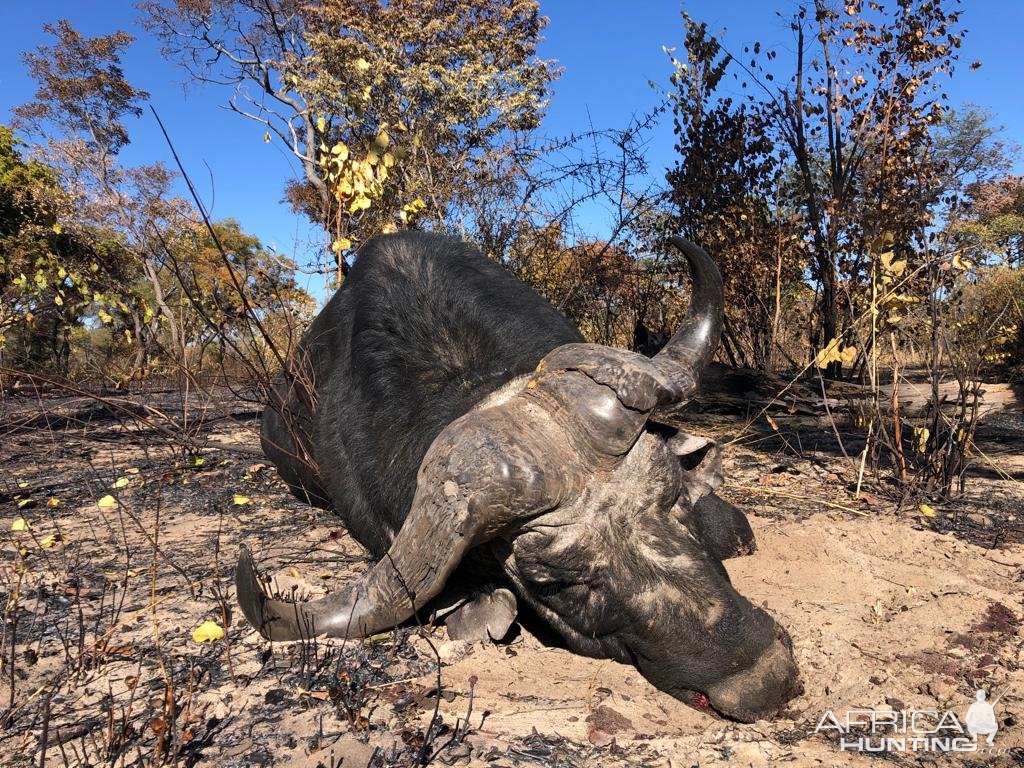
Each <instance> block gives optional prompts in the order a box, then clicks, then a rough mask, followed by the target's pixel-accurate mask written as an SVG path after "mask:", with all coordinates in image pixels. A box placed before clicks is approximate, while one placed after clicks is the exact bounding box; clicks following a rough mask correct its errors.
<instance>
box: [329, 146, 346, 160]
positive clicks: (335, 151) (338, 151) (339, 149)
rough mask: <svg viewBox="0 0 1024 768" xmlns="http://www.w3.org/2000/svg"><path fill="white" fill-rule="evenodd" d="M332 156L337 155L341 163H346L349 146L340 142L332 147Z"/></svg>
mask: <svg viewBox="0 0 1024 768" xmlns="http://www.w3.org/2000/svg"><path fill="white" fill-rule="evenodd" d="M331 154H332V155H335V156H336V157H337V158H338V159H339V160H340V161H341V162H345V161H346V160H348V146H346V145H345V143H344V142H341V141H339V142H338V143H337V144H335V145H334V146H333V147H331Z"/></svg>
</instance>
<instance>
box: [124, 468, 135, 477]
mask: <svg viewBox="0 0 1024 768" xmlns="http://www.w3.org/2000/svg"><path fill="white" fill-rule="evenodd" d="M124 473H125V474H126V475H137V474H139V468H138V467H128V469H126V470H125V471H124Z"/></svg>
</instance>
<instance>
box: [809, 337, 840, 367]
mask: <svg viewBox="0 0 1024 768" xmlns="http://www.w3.org/2000/svg"><path fill="white" fill-rule="evenodd" d="M838 360H839V339H838V338H836V339H832V340H831V341H830V342H829V343H828V344H826V345H825V348H824V349H823V350H821V351H820V352H818V355H817V359H816V361H815V362H817V364H818V367H819V368H828V365H829V363H834V362H836V361H838Z"/></svg>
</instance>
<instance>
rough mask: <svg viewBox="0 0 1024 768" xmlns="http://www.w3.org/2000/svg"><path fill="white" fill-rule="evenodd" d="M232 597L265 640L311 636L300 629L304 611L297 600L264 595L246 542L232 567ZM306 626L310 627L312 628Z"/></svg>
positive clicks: (308, 632) (310, 633) (310, 632)
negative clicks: (233, 594)
mask: <svg viewBox="0 0 1024 768" xmlns="http://www.w3.org/2000/svg"><path fill="white" fill-rule="evenodd" d="M235 599H236V600H237V601H238V605H239V607H240V608H241V609H242V613H243V614H244V615H245V618H246V620H247V621H248V622H249V624H251V625H252V627H253V629H255V630H256V631H257V632H259V633H260V634H261V635H263V637H265V638H266V639H267V640H302V639H305V638H309V637H312V635H313V632H312V631H305V632H304V631H303V628H302V626H301V624H302V623H303V619H304V618H305V611H304V610H303V609H302V608H301V607H299V604H298V603H287V602H284V601H281V600H273V599H271V598H270V597H268V596H267V594H266V592H265V591H264V589H263V584H262V582H261V580H260V577H259V573H258V572H257V570H256V562H255V561H254V560H253V557H252V553H251V552H250V551H249V548H248V547H246V546H245V545H243V546H242V547H241V552H240V553H239V556H238V565H236V566H235ZM307 629H308V630H312V627H308V628H307Z"/></svg>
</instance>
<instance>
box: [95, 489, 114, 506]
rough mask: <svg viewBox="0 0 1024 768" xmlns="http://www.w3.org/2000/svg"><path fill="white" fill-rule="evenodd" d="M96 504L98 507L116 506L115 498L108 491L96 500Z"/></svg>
mask: <svg viewBox="0 0 1024 768" xmlns="http://www.w3.org/2000/svg"><path fill="white" fill-rule="evenodd" d="M96 506H97V507H99V508H100V509H113V508H114V507H116V506H117V499H115V498H114V497H113V496H111V495H110V494H109V493H108V494H107V495H106V496H104V497H103V498H102V499H100V500H99V501H97V502H96Z"/></svg>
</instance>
